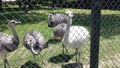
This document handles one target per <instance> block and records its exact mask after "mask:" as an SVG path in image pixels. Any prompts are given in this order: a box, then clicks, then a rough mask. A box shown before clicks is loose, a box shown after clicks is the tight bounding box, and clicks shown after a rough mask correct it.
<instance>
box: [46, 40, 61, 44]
mask: <svg viewBox="0 0 120 68" xmlns="http://www.w3.org/2000/svg"><path fill="white" fill-rule="evenodd" d="M59 42H61V40H60V39H49V40H48V41H47V43H48V44H49V43H51V44H56V43H59Z"/></svg>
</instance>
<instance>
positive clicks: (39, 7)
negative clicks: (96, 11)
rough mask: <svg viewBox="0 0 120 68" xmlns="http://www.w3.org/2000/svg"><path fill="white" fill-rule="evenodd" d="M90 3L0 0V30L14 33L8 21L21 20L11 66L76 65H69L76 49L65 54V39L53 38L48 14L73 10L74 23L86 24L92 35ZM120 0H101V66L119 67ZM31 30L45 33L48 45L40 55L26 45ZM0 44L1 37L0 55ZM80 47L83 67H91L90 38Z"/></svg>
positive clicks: (0, 64)
mask: <svg viewBox="0 0 120 68" xmlns="http://www.w3.org/2000/svg"><path fill="white" fill-rule="evenodd" d="M91 2H92V1H91V0H0V33H6V34H8V35H11V36H12V32H11V31H10V30H9V29H8V28H7V27H6V25H7V24H8V22H9V21H10V20H17V21H20V22H22V23H21V24H18V25H15V26H14V29H15V30H16V32H17V34H18V37H19V40H20V43H19V45H18V48H17V49H16V50H15V51H13V52H10V53H8V55H7V59H8V62H9V64H10V67H11V68H75V67H72V66H71V65H67V64H70V63H75V62H76V56H75V55H74V54H75V49H72V48H69V47H67V49H68V52H66V50H65V54H64V56H63V55H62V39H61V38H57V39H55V40H54V39H53V36H52V34H53V30H54V27H48V22H50V21H49V15H50V14H57V13H58V14H64V15H65V12H66V11H68V10H71V11H72V12H73V15H74V16H73V17H72V24H71V25H72V26H83V27H85V28H86V29H88V31H89V33H90V34H91V32H90V30H91V6H92V5H91ZM119 3H120V2H119V0H102V1H101V5H102V6H101V8H102V10H101V23H100V26H101V30H100V49H99V68H119V67H120V65H119V63H120V59H119V57H120V50H119V48H120V46H119V44H120V43H119V39H120V35H119V33H120V4H119ZM55 18H56V17H55ZM58 20H59V19H58ZM63 22H64V21H63ZM31 30H35V31H38V32H40V33H41V34H42V35H43V36H44V38H45V41H46V42H47V45H48V46H46V47H45V48H44V49H43V50H42V51H41V52H40V54H39V55H35V56H34V55H33V54H32V53H31V51H30V50H28V49H27V48H25V47H24V45H23V40H24V39H23V37H24V36H25V34H26V33H27V32H29V31H31ZM77 32H78V31H77V30H76V32H75V35H76V34H77ZM60 34H61V33H60ZM78 35H79V34H78ZM73 36H74V34H73ZM77 37H78V36H77ZM77 37H76V38H77ZM83 37H84V36H83ZM0 38H1V36H0ZM6 41H7V40H6ZM1 46H2V44H1V39H0V54H1V53H2V51H1ZM79 50H80V53H81V55H80V63H81V65H80V66H83V68H89V67H90V63H89V62H90V39H89V38H88V39H87V40H86V42H85V43H84V44H83V46H81V47H80V49H79ZM1 56H2V54H1ZM93 56H94V55H93ZM42 61H43V62H42ZM68 66H69V67H68ZM0 68H4V64H3V58H1V59H0Z"/></svg>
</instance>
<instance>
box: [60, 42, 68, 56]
mask: <svg viewBox="0 0 120 68" xmlns="http://www.w3.org/2000/svg"><path fill="white" fill-rule="evenodd" d="M64 49H65V50H66V52H67V53H69V52H68V50H67V48H66V46H65V45H63V44H62V54H63V55H64Z"/></svg>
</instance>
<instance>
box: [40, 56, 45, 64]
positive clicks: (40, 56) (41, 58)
mask: <svg viewBox="0 0 120 68" xmlns="http://www.w3.org/2000/svg"><path fill="white" fill-rule="evenodd" d="M40 58H41V60H42V64H44V65H45V62H44V61H43V58H42V56H41V54H40Z"/></svg>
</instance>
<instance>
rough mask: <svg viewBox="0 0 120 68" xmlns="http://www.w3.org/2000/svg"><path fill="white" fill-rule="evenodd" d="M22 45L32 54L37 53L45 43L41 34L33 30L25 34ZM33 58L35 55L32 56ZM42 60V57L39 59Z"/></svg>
mask: <svg viewBox="0 0 120 68" xmlns="http://www.w3.org/2000/svg"><path fill="white" fill-rule="evenodd" d="M23 40H24V42H23V45H24V46H25V47H26V48H27V49H28V50H30V51H31V53H32V54H33V56H34V55H39V54H40V52H41V51H42V49H43V48H44V47H45V45H46V41H45V39H44V37H43V35H42V34H41V33H40V32H38V31H35V30H32V31H30V32H28V33H26V34H25V36H24V39H23ZM34 59H35V57H34ZM41 60H42V59H41Z"/></svg>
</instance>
